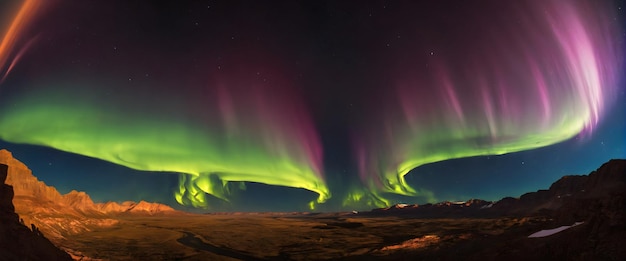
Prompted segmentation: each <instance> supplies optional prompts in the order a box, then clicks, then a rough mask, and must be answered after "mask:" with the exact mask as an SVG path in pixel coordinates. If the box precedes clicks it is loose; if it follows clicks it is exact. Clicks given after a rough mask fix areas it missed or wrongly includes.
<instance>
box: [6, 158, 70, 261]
mask: <svg viewBox="0 0 626 261" xmlns="http://www.w3.org/2000/svg"><path fill="white" fill-rule="evenodd" d="M7 172H8V166H7V165H4V164H0V181H2V185H1V186H0V259H2V260H72V258H71V257H70V255H68V254H67V253H65V252H63V251H62V250H60V249H58V248H56V247H55V246H54V245H53V244H52V243H51V242H50V241H49V240H48V239H47V238H45V237H44V235H43V233H42V232H41V231H40V230H39V229H38V228H37V227H36V226H35V225H31V229H32V230H31V229H29V228H28V227H26V226H25V225H24V224H23V223H21V222H20V219H19V216H18V215H17V214H16V213H15V212H14V209H15V208H14V207H13V203H12V199H13V188H12V187H11V186H10V185H7V184H5V180H6V178H7V174H8V173H7Z"/></svg>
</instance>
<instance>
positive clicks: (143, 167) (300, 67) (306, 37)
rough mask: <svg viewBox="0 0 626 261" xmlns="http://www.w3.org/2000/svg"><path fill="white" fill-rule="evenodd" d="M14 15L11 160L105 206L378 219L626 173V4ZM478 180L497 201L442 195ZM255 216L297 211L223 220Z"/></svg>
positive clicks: (12, 6)
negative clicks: (382, 214) (620, 168)
mask: <svg viewBox="0 0 626 261" xmlns="http://www.w3.org/2000/svg"><path fill="white" fill-rule="evenodd" d="M10 2H12V3H9V4H4V5H3V6H0V8H2V9H0V10H1V13H2V15H3V17H12V18H11V19H4V20H3V21H0V32H1V33H2V37H3V38H2V45H1V46H0V76H2V81H1V82H0V140H2V141H3V142H2V143H0V145H2V146H3V147H7V148H8V149H9V150H12V151H14V153H16V156H20V154H22V155H24V157H25V159H24V161H25V162H26V163H27V164H28V165H29V166H31V168H33V170H35V175H37V176H39V177H40V178H41V179H43V180H44V181H46V182H47V183H51V184H52V185H55V182H56V183H57V184H64V185H63V186H65V187H68V188H72V189H76V188H75V187H73V184H83V185H81V186H83V187H84V190H87V192H88V193H90V194H93V193H94V192H90V191H89V187H90V186H94V185H89V184H91V183H98V182H96V181H94V180H100V181H102V180H104V179H108V180H110V182H111V183H120V184H119V188H116V187H117V186H118V185H112V187H111V188H110V190H109V192H107V191H106V190H105V189H104V188H102V187H99V188H98V189H94V190H98V191H100V195H101V196H97V197H96V198H98V197H99V198H101V199H102V200H123V199H132V198H133V197H140V196H141V197H146V196H147V197H152V198H153V199H158V200H161V201H163V200H164V198H165V197H168V198H170V200H175V201H176V202H178V203H179V204H182V205H185V206H189V207H198V208H202V209H206V208H208V209H218V210H219V209H220V208H222V209H229V210H230V209H242V210H248V209H255V210H258V209H269V210H274V209H303V208H304V209H308V208H315V209H321V210H336V209H367V208H371V207H381V206H385V205H389V204H393V203H397V202H399V201H416V202H418V201H419V202H425V201H435V200H457V199H459V198H458V197H462V196H464V197H479V196H483V197H484V195H491V196H492V197H502V196H510V195H513V196H515V194H514V193H515V192H513V191H511V190H510V189H504V188H506V187H507V186H512V185H511V184H510V182H511V180H507V178H506V175H512V174H507V173H503V172H512V173H517V174H516V175H515V177H514V178H512V179H520V180H526V181H529V180H538V181H537V182H538V183H532V185H531V183H526V186H525V187H523V188H522V187H520V188H519V189H533V190H536V189H539V188H541V187H532V186H538V185H537V184H539V183H541V182H545V180H552V179H554V177H555V176H552V177H547V176H545V174H537V173H540V172H541V173H545V171H551V170H554V169H557V168H558V167H554V168H548V167H547V166H554V165H557V164H569V163H568V162H564V161H566V160H565V159H571V158H578V159H580V158H588V159H590V160H591V161H590V162H584V164H585V165H582V164H583V162H578V163H577V164H579V165H576V166H577V167H576V169H572V170H570V169H567V171H579V172H578V173H560V172H559V173H553V174H552V175H565V174H582V173H585V172H588V170H589V169H591V168H594V167H596V165H597V164H598V163H601V162H602V161H605V160H607V158H602V157H621V158H624V157H626V152H625V150H624V144H625V143H626V142H625V141H624V137H625V136H624V133H623V132H624V130H625V129H626V128H625V127H624V123H623V116H624V115H623V110H624V105H623V104H624V103H625V97H624V83H623V79H622V78H623V75H624V67H623V62H624V51H623V50H624V47H625V42H624V39H625V38H626V36H625V35H624V34H625V33H624V25H623V10H622V8H623V3H622V2H594V1H520V2H515V3H499V2H498V1H481V2H479V3H454V2H446V1H443V2H441V3H413V2H384V1H383V2H368V3H362V4H361V5H359V6H355V5H353V4H349V3H334V2H331V1H329V2H324V1H322V2H317V3H304V2H303V3H292V2H288V1H285V2H280V3H276V2H275V3H272V4H271V5H269V6H267V5H264V4H263V3H250V2H241V3H235V2H229V3H217V2H206V3H204V2H203V3H200V2H194V3H183V4H180V3H179V4H161V3H159V4H156V3H154V4H145V5H138V4H137V3H127V2H125V1H118V2H116V1H114V2H107V3H105V2H102V3H98V2H84V1H83V2H81V1H52V2H47V3H46V4H45V5H44V4H43V2H40V1H37V0H28V1H17V0H16V1H10ZM43 6H45V8H43ZM620 119H621V120H620ZM598 140H601V142H602V146H605V144H604V143H605V142H606V143H607V146H610V149H608V150H604V151H601V152H597V151H591V149H589V148H596V149H597V145H592V144H597V141H598ZM31 145H36V146H31ZM559 146H561V147H562V148H567V149H559V148H561V147H559ZM555 150H556V151H558V152H556V153H555V152H554V151H555ZM44 151H45V153H44ZM533 153H534V154H533ZM555 154H559V156H560V157H561V159H560V160H559V159H556V157H547V156H543V155H555ZM589 154H593V156H590V155H589ZM42 155H45V156H42ZM76 155H82V156H87V157H88V158H87V157H80V156H76ZM497 155H502V156H497ZM533 155H539V156H536V157H535V156H533ZM491 156H493V157H491ZM487 157H488V158H487ZM515 157H522V158H525V159H527V158H528V157H532V158H533V159H534V160H535V162H536V165H535V169H519V166H517V165H513V164H511V162H516V163H517V164H519V162H522V164H525V162H526V161H528V160H517V159H516V158H515ZM596 157H598V158H596ZM51 158H54V159H56V160H59V161H64V160H63V159H71V160H73V161H80V162H86V163H85V164H86V166H87V167H85V168H80V169H81V171H82V172H81V173H77V172H75V171H78V170H68V169H55V170H53V169H52V167H51V166H52V165H53V164H52V163H53V162H52V161H53V160H51ZM37 159H39V160H43V161H44V162H47V166H46V165H42V166H41V167H38V165H37V163H33V165H31V163H30V162H29V160H32V161H33V162H36V160H37ZM487 159H489V160H490V163H487ZM498 159H499V160H500V161H499V162H498V161H497V160H498ZM592 159H593V160H592ZM494 161H496V162H494ZM95 162H100V163H95ZM104 162H108V163H104ZM477 162H480V163H481V164H479V165H484V164H487V165H489V166H483V167H482V169H483V170H484V169H489V168H492V167H493V166H500V167H499V168H500V169H499V170H495V171H493V172H485V173H482V174H480V175H479V174H469V173H476V172H481V167H477V168H476V169H475V170H471V169H467V168H465V166H468V165H476V164H474V163H477ZM529 162H530V161H529ZM109 163H113V164H115V165H117V166H113V165H107V164H109ZM76 164H78V165H80V164H81V163H76ZM101 164H104V165H101ZM433 164H434V165H433ZM437 164H441V165H437ZM529 165H531V164H530V163H529ZM89 166H90V167H92V168H99V167H97V166H103V168H110V170H111V171H103V172H106V174H103V175H99V176H98V178H95V179H93V180H90V178H88V177H90V174H85V173H84V171H88V170H87V169H89ZM120 166H123V168H130V169H132V170H121V169H120ZM437 166H438V167H437ZM450 168H452V169H454V170H452V171H450V170H449V169H450ZM502 168H505V169H506V170H503V169H502ZM563 168H564V167H561V169H563ZM420 169H422V170H424V171H427V172H431V171H434V172H441V173H435V174H433V175H426V174H420V173H419V171H420ZM513 169H514V170H513ZM538 169H543V171H538ZM46 171H49V172H50V173H51V174H50V176H46V174H44V173H43V172H46ZM94 171H95V172H100V170H94ZM523 171H526V172H523ZM37 172H41V174H40V173H37ZM444 172H445V173H448V174H445V173H444ZM53 174H54V175H53ZM446 175H448V176H446ZM472 176H473V177H479V176H480V177H481V179H487V180H493V181H494V182H490V183H488V184H483V185H482V186H481V185H480V184H474V183H472V184H471V185H470V184H469V183H467V184H466V185H467V186H468V187H472V188H473V189H475V190H476V191H480V193H478V192H474V193H472V192H468V191H469V190H467V189H463V188H461V187H458V186H460V185H458V184H457V185H454V184H449V185H441V184H444V183H445V181H446V180H450V179H456V180H463V179H464V178H467V177H472ZM81 177H82V178H84V179H82V180H80V179H81ZM451 177H454V178H451ZM46 178H49V179H46ZM155 180H159V181H155ZM498 180H499V181H498ZM539 180H542V181H539ZM496 181H498V182H499V183H496ZM442 182H443V183H442ZM507 182H508V183H507ZM105 183H106V182H105ZM124 183H128V184H132V186H133V187H132V188H131V187H127V188H125V189H122V188H121V187H123V186H124ZM513 183H515V182H513ZM164 184H165V185H164ZM505 184H509V185H505ZM266 185H267V186H266ZM56 186H59V185H56ZM77 186H78V185H77ZM128 186H130V185H128ZM446 186H447V187H448V190H446V189H444V188H442V187H446ZM78 187H80V186H78ZM95 187H97V185H95ZM494 187H502V188H503V189H501V190H497V189H494ZM285 188H293V189H296V190H297V189H304V190H306V191H307V192H299V191H298V192H294V191H289V192H286V190H285ZM455 190H456V191H457V192H456V193H455V192H454V191H455ZM461 190H463V192H461ZM488 190H493V192H485V191H488ZM122 191H124V192H123V193H122ZM515 191H517V190H515ZM481 193H483V194H481ZM503 193H513V194H503ZM95 194H96V195H98V192H95ZM113 194H115V195H113ZM246 194H248V196H246ZM107 195H108V196H107ZM157 195H158V196H157ZM250 195H251V196H250ZM286 195H291V196H286ZM107 197H108V198H107ZM124 197H130V198H124ZM250 197H259V198H265V197H267V198H269V199H268V202H274V201H285V200H287V199H286V198H289V200H287V201H289V202H290V203H289V204H294V205H289V206H284V205H281V206H280V207H278V205H280V204H277V205H273V204H272V203H268V202H265V203H264V204H265V205H264V206H253V207H251V206H249V205H248V207H249V208H246V207H241V208H239V207H232V206H230V207H229V206H226V205H229V203H227V202H231V203H232V204H230V205H237V204H240V203H241V202H242V201H243V200H244V199H248V200H249V199H250ZM291 197H293V198H291ZM488 199H489V198H488ZM493 199H495V198H493ZM225 202H226V203H225Z"/></svg>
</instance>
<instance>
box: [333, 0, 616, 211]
mask: <svg viewBox="0 0 626 261" xmlns="http://www.w3.org/2000/svg"><path fill="white" fill-rule="evenodd" d="M584 3H586V2H584ZM518 5H519V6H518ZM518 5H511V6H510V7H508V6H503V8H502V9H501V13H498V14H492V15H490V16H483V14H482V13H477V14H474V15H475V17H474V16H471V14H470V16H469V17H464V18H463V19H465V20H468V21H470V20H471V21H478V22H476V23H475V24H473V25H472V26H476V30H471V29H474V28H473V27H470V29H468V31H471V32H480V33H478V34H477V35H471V37H468V36H467V35H464V36H465V37H467V38H463V40H464V41H465V42H464V45H465V46H464V47H463V51H458V50H457V51H456V52H450V53H452V54H454V55H450V54H448V55H446V51H450V50H445V49H444V50H443V51H439V52H438V53H437V54H435V53H434V52H433V53H431V54H430V55H431V56H432V58H430V59H429V60H427V62H428V63H429V64H430V65H431V68H427V69H422V68H424V66H423V64H424V60H423V59H421V58H420V55H421V54H419V53H417V54H415V57H413V56H409V55H407V54H406V52H400V53H398V54H397V55H396V56H393V55H391V57H392V58H391V59H395V60H396V61H399V62H397V64H398V68H395V71H396V72H400V73H396V75H397V76H396V77H395V78H394V80H395V81H394V82H393V83H390V84H389V85H390V86H393V88H392V89H394V90H395V91H394V92H387V94H389V93H391V94H390V95H387V96H385V95H384V94H378V97H385V98H381V99H384V100H381V101H378V102H379V103H380V104H384V105H387V106H385V107H384V108H382V109H381V110H380V112H379V115H378V117H377V118H376V119H377V120H378V122H379V123H380V124H378V125H377V126H380V128H371V125H365V126H361V129H366V127H367V131H366V132H362V131H360V130H357V131H355V136H358V137H359V138H358V139H355V140H356V141H355V142H354V154H355V157H356V161H357V162H358V168H359V173H360V178H361V182H362V185H363V187H366V188H367V189H362V188H358V187H357V188H354V189H353V190H352V192H350V193H349V194H348V197H347V199H346V200H345V201H344V205H349V204H351V203H352V202H354V201H362V202H364V203H365V204H367V205H369V206H378V207H384V206H388V205H389V201H388V200H387V199H385V195H384V194H385V193H391V194H399V195H405V196H412V197H415V196H421V197H423V198H425V199H426V200H428V201H430V202H432V201H435V198H434V195H433V194H432V192H430V191H428V190H427V189H415V188H413V187H411V186H410V185H409V184H408V183H407V182H406V180H405V176H406V175H407V174H408V173H409V172H410V171H411V170H413V169H415V168H416V167H419V166H421V165H424V164H428V163H433V162H438V161H443V160H448V159H455V158H463V157H472V156H484V155H501V154H506V153H512V152H518V151H524V150H531V149H536V148H540V147H545V146H548V145H552V144H555V143H558V142H562V141H565V140H567V139H570V138H572V137H574V136H576V135H579V134H581V133H585V131H587V132H590V131H592V130H593V128H594V127H595V126H596V125H597V123H598V121H599V120H600V118H601V116H602V115H603V113H604V111H605V110H606V109H607V107H608V106H610V105H611V102H612V97H614V96H615V94H616V93H617V89H618V84H619V77H620V76H619V75H620V73H623V70H622V62H621V60H620V58H619V57H622V54H623V50H622V47H620V46H619V41H618V40H617V39H616V38H615V36H617V35H619V32H620V29H619V28H620V26H618V25H616V24H615V23H614V22H613V21H611V19H610V17H612V15H609V14H611V12H609V11H607V10H608V9H609V8H610V7H606V6H602V5H594V4H589V3H587V4H583V2H582V1H581V2H560V1H541V4H535V3H518ZM499 10H500V9H499ZM516 21H518V22H519V23H517V22H516ZM508 23H515V24H514V25H509V24H508ZM394 26H396V25H388V26H387V27H390V28H393V27H394ZM478 28H479V29H478ZM502 28H510V31H503V30H502ZM444 39H445V40H443V41H447V42H455V41H451V40H450V39H448V38H444ZM440 40H441V39H438V38H437V37H433V39H430V40H429V41H432V42H429V41H425V42H426V44H422V45H423V46H445V44H444V43H441V42H437V41H440ZM420 41H423V39H420ZM486 43H490V45H487V46H486V47H485V44H486ZM414 46H421V45H420V44H419V43H415V44H414ZM503 47H506V48H503ZM407 56H408V57H410V58H415V59H413V60H411V59H410V58H407ZM383 64H393V62H383ZM407 68H408V69H407ZM392 70H393V69H392ZM402 72H404V74H403V73H402ZM368 117H372V116H371V115H368ZM370 121H371V120H370Z"/></svg>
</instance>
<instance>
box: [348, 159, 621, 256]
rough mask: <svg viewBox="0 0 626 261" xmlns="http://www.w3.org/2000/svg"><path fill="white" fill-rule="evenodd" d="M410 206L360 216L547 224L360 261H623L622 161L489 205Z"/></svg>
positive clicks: (517, 228) (477, 235) (445, 204)
mask: <svg viewBox="0 0 626 261" xmlns="http://www.w3.org/2000/svg"><path fill="white" fill-rule="evenodd" d="M476 203H478V204H477V205H476ZM473 205H474V206H473ZM409 206H410V207H403V208H398V207H395V208H393V207H392V208H388V209H378V210H377V211H372V212H369V213H365V214H363V215H373V216H380V215H394V216H399V217H404V218H411V217H414V218H423V217H437V216H447V217H448V218H461V219H462V218H467V217H485V218H491V217H504V216H508V217H520V218H522V217H524V218H525V217H534V218H535V219H538V220H539V219H540V220H545V222H543V221H542V222H535V224H530V223H532V222H530V223H529V224H527V225H520V226H516V227H514V228H513V229H509V230H507V231H505V232H503V233H501V234H498V235H488V234H482V235H481V234H472V235H471V236H468V240H460V241H458V242H456V243H454V244H448V245H446V246H443V245H438V246H437V247H431V248H428V249H424V250H420V251H408V250H405V251H402V250H400V251H397V252H395V253H391V254H389V255H386V256H380V255H369V254H368V255H364V256H360V257H359V258H358V259H359V260H363V259H376V260H380V259H383V260H404V259H419V260H422V259H423V260H460V259H462V260H626V248H624V247H623V243H624V242H626V160H623V159H619V160H610V161H609V162H607V163H605V164H603V165H602V166H601V167H600V168H598V169H597V170H596V171H593V172H591V173H590V174H589V175H585V176H582V175H580V176H565V177H562V178H561V179H559V180H558V181H556V182H555V183H553V184H552V186H550V188H549V189H548V190H539V191H537V192H531V193H526V194H524V195H522V196H520V197H519V198H512V197H507V198H503V199H502V200H500V201H498V202H495V203H493V204H488V205H487V204H486V203H485V202H482V201H471V202H470V203H460V202H459V203H449V202H448V203H446V202H444V203H438V204H428V205H426V206H424V207H422V206H416V205H409ZM575 222H582V224H580V225H577V226H575V227H572V228H569V229H566V230H564V231H562V232H559V233H556V234H553V235H550V236H545V237H539V238H529V237H528V236H529V235H530V234H532V233H534V232H537V231H539V230H545V229H553V228H558V227H560V226H571V225H572V224H574V223H575ZM347 259H350V258H347ZM350 260H351V259H350ZM355 260H356V259H355Z"/></svg>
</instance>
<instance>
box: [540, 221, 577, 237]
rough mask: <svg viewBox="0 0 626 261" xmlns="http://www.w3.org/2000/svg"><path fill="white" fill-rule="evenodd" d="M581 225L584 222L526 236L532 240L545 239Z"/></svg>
mask: <svg viewBox="0 0 626 261" xmlns="http://www.w3.org/2000/svg"><path fill="white" fill-rule="evenodd" d="M582 223H584V222H576V223H574V224H573V225H571V226H560V227H557V228H553V229H546V230H541V231H539V232H536V233H533V234H531V235H530V236H528V237H529V238H533V237H547V236H551V235H554V234H556V233H559V232H561V231H563V230H566V229H568V228H572V227H575V226H578V225H580V224H582Z"/></svg>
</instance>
